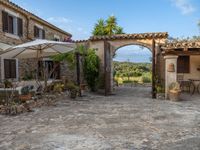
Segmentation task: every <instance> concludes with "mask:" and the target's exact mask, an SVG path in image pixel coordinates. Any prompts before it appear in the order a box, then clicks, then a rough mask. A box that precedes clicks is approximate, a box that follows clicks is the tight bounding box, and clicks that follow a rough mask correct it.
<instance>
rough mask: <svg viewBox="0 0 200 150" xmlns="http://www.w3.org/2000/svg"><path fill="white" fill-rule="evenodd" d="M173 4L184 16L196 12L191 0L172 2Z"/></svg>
mask: <svg viewBox="0 0 200 150" xmlns="http://www.w3.org/2000/svg"><path fill="white" fill-rule="evenodd" d="M171 2H172V4H173V5H175V6H176V7H177V8H178V9H179V10H180V11H181V13H182V14H183V15H187V14H190V13H193V12H194V11H195V7H194V6H193V5H192V3H191V0H171Z"/></svg>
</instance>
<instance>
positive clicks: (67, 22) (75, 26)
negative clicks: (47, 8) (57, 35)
mask: <svg viewBox="0 0 200 150" xmlns="http://www.w3.org/2000/svg"><path fill="white" fill-rule="evenodd" d="M46 20H47V21H48V22H50V23H52V24H54V25H56V26H57V27H59V28H61V29H63V30H65V31H67V32H70V33H71V34H72V35H73V39H75V40H81V39H87V38H89V36H90V34H89V32H88V31H87V30H85V28H83V27H81V26H80V24H79V23H76V22H75V21H73V20H71V19H68V18H66V17H49V18H47V19H46Z"/></svg>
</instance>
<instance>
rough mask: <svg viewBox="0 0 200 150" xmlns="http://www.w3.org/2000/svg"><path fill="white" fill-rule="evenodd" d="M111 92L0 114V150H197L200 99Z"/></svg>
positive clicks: (122, 90)
mask: <svg viewBox="0 0 200 150" xmlns="http://www.w3.org/2000/svg"><path fill="white" fill-rule="evenodd" d="M116 93H117V94H116V95H113V96H110V97H103V96H96V95H90V96H87V97H83V98H81V99H78V100H77V101H70V100H69V99H65V100H61V101H59V102H58V103H57V105H56V106H51V107H42V108H38V109H35V111H34V112H31V113H26V114H22V115H19V116H14V117H7V116H0V120H1V122H0V150H29V149H30V150H137V149H142V150H148V149H159V150H162V149H163V150H165V149H166V150H173V149H176V150H199V149H200V96H198V95H197V96H192V97H190V96H188V95H182V97H183V98H184V101H181V102H170V101H159V100H152V99H150V98H149V97H150V88H124V87H123V88H119V89H117V90H116ZM189 99H190V100H189Z"/></svg>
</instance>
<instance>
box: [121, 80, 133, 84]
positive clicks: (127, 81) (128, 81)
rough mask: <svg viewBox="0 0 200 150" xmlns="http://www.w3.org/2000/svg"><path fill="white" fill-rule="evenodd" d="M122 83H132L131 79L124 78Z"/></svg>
mask: <svg viewBox="0 0 200 150" xmlns="http://www.w3.org/2000/svg"><path fill="white" fill-rule="evenodd" d="M123 83H133V81H131V80H124V81H123Z"/></svg>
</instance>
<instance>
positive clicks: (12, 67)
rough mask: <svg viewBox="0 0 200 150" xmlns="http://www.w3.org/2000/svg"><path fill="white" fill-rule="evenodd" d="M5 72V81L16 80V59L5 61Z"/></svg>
mask: <svg viewBox="0 0 200 150" xmlns="http://www.w3.org/2000/svg"><path fill="white" fill-rule="evenodd" d="M4 72H5V79H14V78H16V60H15V59H4Z"/></svg>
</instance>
